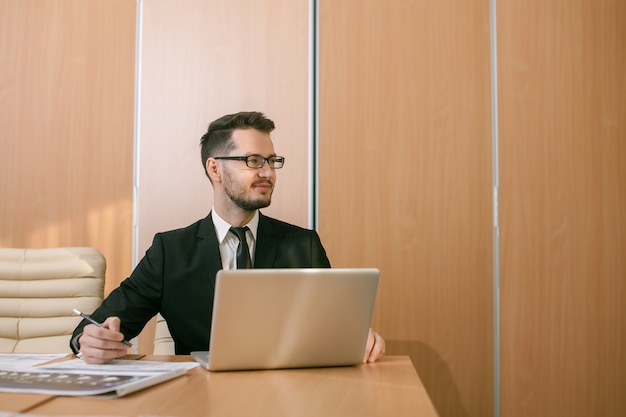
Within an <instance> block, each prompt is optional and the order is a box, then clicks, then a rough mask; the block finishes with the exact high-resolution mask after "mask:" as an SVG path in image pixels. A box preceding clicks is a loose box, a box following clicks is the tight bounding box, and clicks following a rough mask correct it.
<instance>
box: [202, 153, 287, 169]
mask: <svg viewBox="0 0 626 417" xmlns="http://www.w3.org/2000/svg"><path fill="white" fill-rule="evenodd" d="M249 158H261V160H262V161H263V163H262V164H261V165H259V166H251V165H250V162H249ZM213 159H224V160H227V161H244V162H245V163H246V166H247V167H248V168H252V169H261V168H263V167H264V166H265V163H266V162H267V164H268V165H269V167H270V168H271V169H281V168H282V167H284V166H285V157H284V156H277V155H272V156H269V157H267V158H266V157H264V156H263V155H258V154H252V155H246V156H214V157H213ZM271 160H273V161H271ZM277 162H280V166H279V167H277V166H276V163H277Z"/></svg>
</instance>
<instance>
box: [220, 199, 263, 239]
mask: <svg viewBox="0 0 626 417" xmlns="http://www.w3.org/2000/svg"><path fill="white" fill-rule="evenodd" d="M211 219H212V220H213V225H214V226H215V233H216V234H217V241H218V242H219V243H220V244H221V243H222V242H223V241H224V239H225V238H226V234H227V233H228V231H229V229H230V228H231V226H232V225H231V224H229V223H228V222H227V221H226V220H224V219H222V218H221V217H220V215H219V214H217V212H216V211H215V207H213V209H212V210H211ZM244 226H248V228H249V229H250V232H251V233H252V237H254V240H255V241H256V232H257V229H258V227H259V210H257V211H255V212H254V216H253V217H252V219H251V220H250V221H249V222H248V223H247V224H245V225H244Z"/></svg>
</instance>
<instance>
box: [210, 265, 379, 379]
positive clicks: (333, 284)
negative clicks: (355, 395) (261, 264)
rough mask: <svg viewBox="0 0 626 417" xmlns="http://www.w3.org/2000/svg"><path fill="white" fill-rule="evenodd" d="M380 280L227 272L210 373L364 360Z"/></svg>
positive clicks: (360, 273)
mask: <svg viewBox="0 0 626 417" xmlns="http://www.w3.org/2000/svg"><path fill="white" fill-rule="evenodd" d="M378 279H379V271H378V270H377V269H373V268H371V269H370V268H367V269H363V268H354V269H347V268H344V269H341V268H322V269H247V270H229V271H220V272H219V273H218V275H217V279H216V289H215V302H214V306H213V323H212V327H211V342H210V347H209V350H210V355H209V363H208V368H209V369H210V370H214V371H218V370H244V369H277V368H304V367H320V366H344V365H354V364H357V363H360V362H362V360H363V356H364V354H365V344H366V342H367V335H368V330H369V326H370V321H371V318H372V311H373V308H374V301H375V298H376V291H377V287H378Z"/></svg>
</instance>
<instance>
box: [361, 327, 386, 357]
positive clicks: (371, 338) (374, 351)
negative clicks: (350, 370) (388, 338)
mask: <svg viewBox="0 0 626 417" xmlns="http://www.w3.org/2000/svg"><path fill="white" fill-rule="evenodd" d="M384 354H385V339H383V338H382V337H381V336H380V335H379V334H378V333H376V332H375V331H374V330H372V329H370V332H369V334H368V335H367V345H366V346H365V357H364V358H363V363H372V362H376V361H377V360H378V359H380V358H382V357H383V355H384Z"/></svg>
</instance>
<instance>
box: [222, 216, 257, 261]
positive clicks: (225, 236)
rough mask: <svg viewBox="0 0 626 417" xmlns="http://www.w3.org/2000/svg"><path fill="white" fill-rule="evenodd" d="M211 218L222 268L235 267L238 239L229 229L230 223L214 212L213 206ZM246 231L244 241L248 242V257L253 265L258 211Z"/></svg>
mask: <svg viewBox="0 0 626 417" xmlns="http://www.w3.org/2000/svg"><path fill="white" fill-rule="evenodd" d="M211 218H212V219H213V225H214V226H215V233H216V234H217V241H218V242H219V244H220V256H221V258H222V268H223V269H237V246H238V245H239V239H238V238H237V236H235V235H234V234H233V233H231V232H230V231H229V230H230V228H231V226H232V225H230V224H228V222H226V220H224V219H222V218H221V217H220V216H219V214H217V213H216V211H215V207H214V208H213V209H212V210H211ZM244 226H248V229H249V230H248V231H246V241H247V242H248V248H249V249H250V259H251V260H252V266H254V251H255V248H256V233H257V229H258V227H259V211H258V210H257V211H256V213H255V214H254V217H253V218H252V220H250V222H248V224H245V225H244Z"/></svg>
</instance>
